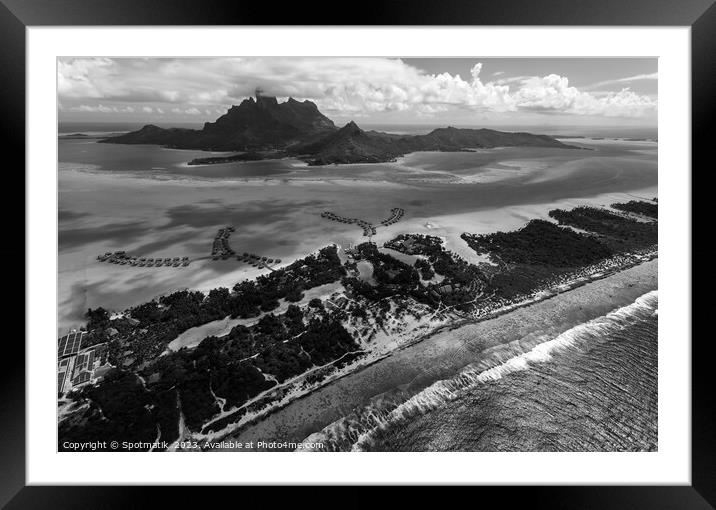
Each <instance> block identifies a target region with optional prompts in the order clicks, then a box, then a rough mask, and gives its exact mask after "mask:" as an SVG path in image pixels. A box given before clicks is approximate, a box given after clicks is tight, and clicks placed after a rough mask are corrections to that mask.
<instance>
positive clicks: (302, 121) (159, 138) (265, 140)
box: [102, 93, 336, 151]
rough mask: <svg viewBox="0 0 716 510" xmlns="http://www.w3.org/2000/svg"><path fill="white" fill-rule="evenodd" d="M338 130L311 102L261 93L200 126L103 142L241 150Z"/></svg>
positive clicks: (133, 134)
mask: <svg viewBox="0 0 716 510" xmlns="http://www.w3.org/2000/svg"><path fill="white" fill-rule="evenodd" d="M334 130H336V126H335V124H333V121H332V120H331V119H329V118H328V117H326V116H325V115H323V114H322V113H321V112H320V111H318V107H317V106H316V104H315V103H312V102H311V101H296V100H295V99H293V98H289V100H288V101H286V102H285V103H279V102H278V101H277V100H276V98H275V97H267V96H263V95H261V94H258V93H257V95H256V99H254V98H249V99H245V100H244V101H242V102H241V104H239V105H238V106H232V107H231V108H230V109H229V111H228V112H226V113H225V114H224V115H222V116H221V117H219V118H218V119H216V121H215V122H207V123H205V124H204V127H203V128H202V129H200V130H197V129H178V128H171V129H164V128H160V127H157V126H154V125H147V126H144V127H143V128H141V129H140V130H138V131H133V132H131V133H126V134H124V135H120V136H115V137H112V138H107V139H104V140H102V142H103V143H118V144H158V145H165V146H168V147H172V148H175V149H201V150H215V151H240V150H257V149H276V148H284V147H286V146H287V145H290V144H292V143H297V142H300V141H302V140H306V139H308V138H311V137H313V136H316V135H318V134H323V133H326V132H329V131H334Z"/></svg>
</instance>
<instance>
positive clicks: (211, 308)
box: [85, 246, 345, 366]
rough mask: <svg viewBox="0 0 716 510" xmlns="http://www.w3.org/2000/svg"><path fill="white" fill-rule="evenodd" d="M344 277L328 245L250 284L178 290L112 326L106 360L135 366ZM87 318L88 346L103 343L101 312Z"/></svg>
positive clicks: (104, 325) (105, 337)
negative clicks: (205, 330) (211, 326)
mask: <svg viewBox="0 0 716 510" xmlns="http://www.w3.org/2000/svg"><path fill="white" fill-rule="evenodd" d="M344 275H345V269H344V268H343V266H342V265H341V262H340V259H339V258H338V254H337V251H336V247H335V246H328V247H325V248H323V249H321V250H320V251H319V252H318V254H316V255H309V256H308V257H305V258H303V259H300V260H297V261H296V262H294V263H293V264H291V265H289V266H286V267H285V268H282V269H279V270H276V271H273V272H271V273H269V274H267V275H262V276H259V277H258V278H257V279H256V280H255V281H249V280H246V281H243V282H240V283H238V284H236V285H235V286H234V288H233V289H232V291H230V290H229V289H226V288H218V289H213V290H211V291H210V292H209V293H208V294H204V293H202V292H198V291H187V290H183V291H178V292H174V293H172V294H170V295H168V296H163V297H161V298H159V299H158V300H153V301H149V302H147V303H143V304H141V305H139V306H136V307H134V308H132V309H130V311H129V317H128V318H125V319H123V320H115V321H112V328H113V329H116V330H117V332H118V333H119V334H118V335H117V341H116V342H113V343H112V345H110V359H111V360H112V362H113V363H114V364H120V363H123V362H127V365H126V366H132V365H134V366H140V365H141V364H142V363H143V362H145V361H149V360H152V359H154V358H155V357H156V356H158V355H159V354H161V353H162V352H163V351H164V350H165V349H166V346H167V344H168V343H169V342H171V341H172V340H173V339H175V338H176V337H177V336H178V335H180V334H181V333H183V332H184V331H186V330H187V329H190V328H193V327H196V326H200V325H202V324H206V323H207V322H211V321H214V320H218V319H223V318H224V317H226V316H231V317H233V318H236V317H241V318H249V317H257V316H259V315H261V313H263V312H269V311H271V310H274V309H276V308H277V307H278V306H279V299H285V300H287V301H292V302H295V301H299V300H300V299H302V298H303V292H304V291H305V290H307V289H311V288H313V287H317V286H319V285H323V284H326V283H332V282H335V281H338V280H340V278H341V277H342V276H344ZM87 316H88V319H89V320H88V324H87V329H88V331H89V335H88V340H87V342H91V341H93V340H94V343H98V342H100V341H106V340H108V339H109V338H110V337H109V336H108V329H109V328H108V325H109V322H108V320H107V319H108V317H107V314H106V311H104V310H102V309H101V308H98V309H96V310H89V311H88V315H87ZM137 321H138V322H137ZM85 345H89V343H86V344H85Z"/></svg>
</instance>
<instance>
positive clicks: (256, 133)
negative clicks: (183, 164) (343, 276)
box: [100, 91, 582, 166]
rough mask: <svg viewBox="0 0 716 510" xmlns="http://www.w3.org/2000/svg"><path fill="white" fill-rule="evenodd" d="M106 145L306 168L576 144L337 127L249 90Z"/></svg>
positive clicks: (478, 132) (456, 131)
mask: <svg viewBox="0 0 716 510" xmlns="http://www.w3.org/2000/svg"><path fill="white" fill-rule="evenodd" d="M100 142H101V143H114V144H156V145H162V146H166V147H170V148H174V149H195V150H196V149H199V150H205V151H221V152H236V153H235V154H232V155H228V156H211V157H206V158H195V159H193V160H191V161H190V162H189V164H190V165H209V164H217V163H230V162H239V161H257V160H263V159H280V158H286V157H292V158H297V159H300V160H302V161H305V162H307V163H308V164H309V165H311V166H317V165H329V164H348V163H384V162H390V161H395V160H396V158H398V157H400V156H404V155H405V154H409V153H411V152H417V151H443V152H458V151H468V150H472V149H486V148H494V147H551V148H560V149H582V147H576V146H572V145H568V144H565V143H562V142H560V141H559V140H557V139H556V138H553V137H551V136H547V135H537V134H531V133H510V132H504V131H496V130H493V129H485V128H482V129H464V128H456V127H445V128H438V129H435V130H433V131H431V132H430V133H427V134H424V135H396V134H390V133H382V132H379V131H365V130H363V129H361V128H360V127H359V126H358V125H357V124H356V123H355V122H353V121H350V122H349V123H348V124H346V125H345V126H343V127H341V128H338V127H336V125H335V124H334V123H333V121H332V120H330V119H329V118H328V117H326V116H325V115H323V114H322V113H321V112H320V111H319V110H318V107H317V106H316V104H315V103H313V102H311V101H308V100H306V101H297V100H295V99H293V98H289V99H288V100H287V101H286V102H283V103H279V102H278V100H277V99H276V98H275V97H269V96H264V95H263V94H261V92H260V91H257V93H256V98H255V99H254V98H249V99H245V100H244V101H242V102H241V104H239V105H238V106H232V107H231V108H230V109H229V111H228V112H227V113H226V114H224V115H222V116H221V117H219V118H218V119H217V120H216V121H215V122H207V123H205V124H204V127H203V128H202V129H186V128H168V129H166V128H161V127H158V126H155V125H146V126H144V127H142V128H141V129H139V130H137V131H132V132H130V133H125V134H123V135H119V136H113V137H109V138H105V139H102V140H100Z"/></svg>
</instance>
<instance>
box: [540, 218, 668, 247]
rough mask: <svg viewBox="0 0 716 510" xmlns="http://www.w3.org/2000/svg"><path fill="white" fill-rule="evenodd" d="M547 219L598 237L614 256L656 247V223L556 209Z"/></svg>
mask: <svg viewBox="0 0 716 510" xmlns="http://www.w3.org/2000/svg"><path fill="white" fill-rule="evenodd" d="M549 215H550V216H551V217H552V218H554V219H555V220H557V221H558V222H559V224H560V225H570V226H572V227H576V228H579V229H582V230H586V231H588V232H592V233H595V234H597V235H598V236H599V242H600V243H602V244H604V245H605V246H608V247H609V248H610V249H611V250H612V251H614V252H624V251H630V250H637V249H643V248H647V247H649V246H651V245H654V244H656V243H657V238H658V227H657V224H656V223H655V222H643V221H637V220H632V219H630V218H625V217H623V216H619V215H617V214H614V213H611V212H609V211H607V210H605V209H597V208H596V207H575V208H574V209H571V210H569V211H565V210H562V209H555V210H552V211H550V212H549Z"/></svg>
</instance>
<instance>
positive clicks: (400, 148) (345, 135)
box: [287, 121, 576, 165]
mask: <svg viewBox="0 0 716 510" xmlns="http://www.w3.org/2000/svg"><path fill="white" fill-rule="evenodd" d="M493 147H555V148H576V147H573V146H570V145H566V144H563V143H562V142H560V141H558V140H555V139H554V138H552V137H549V136H546V135H533V134H530V133H507V132H503V131H495V130H493V129H458V128H454V127H447V128H438V129H435V130H433V131H431V132H430V133H428V134H427V135H415V136H406V135H390V134H387V133H380V132H377V131H363V130H362V129H360V128H359V127H358V126H357V125H356V124H355V123H354V122H352V121H351V122H350V123H349V124H346V126H344V127H342V128H341V129H339V130H338V131H336V132H333V133H329V134H327V135H324V136H322V137H320V138H318V139H317V140H314V141H311V142H307V143H304V144H298V145H295V146H293V147H290V148H289V150H288V151H287V152H288V153H289V154H292V155H295V156H297V157H301V159H305V160H307V161H308V163H309V164H310V165H327V164H332V163H380V162H385V161H393V160H395V159H396V158H397V157H399V156H403V155H405V154H408V153H410V152H417V151H444V152H458V151H465V150H470V149H477V148H482V149H488V148H493Z"/></svg>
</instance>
